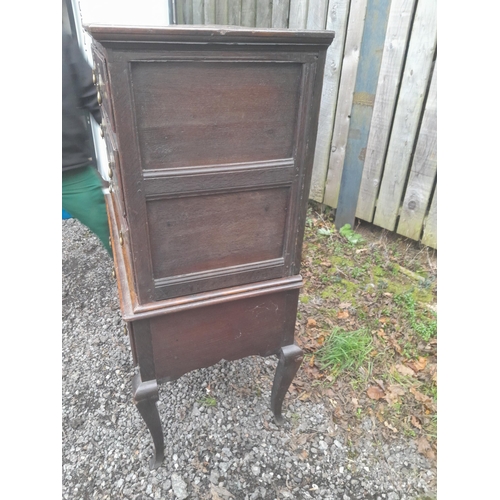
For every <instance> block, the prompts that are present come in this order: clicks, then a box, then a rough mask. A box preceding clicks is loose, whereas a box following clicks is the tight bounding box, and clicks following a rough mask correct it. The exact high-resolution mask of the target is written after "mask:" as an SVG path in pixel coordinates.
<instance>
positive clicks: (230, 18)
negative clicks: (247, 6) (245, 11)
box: [227, 0, 242, 26]
mask: <svg viewBox="0 0 500 500" xmlns="http://www.w3.org/2000/svg"><path fill="white" fill-rule="evenodd" d="M241 1H242V0H231V1H230V2H229V3H228V6H227V12H228V15H227V22H228V24H229V25H231V26H240V25H241Z"/></svg>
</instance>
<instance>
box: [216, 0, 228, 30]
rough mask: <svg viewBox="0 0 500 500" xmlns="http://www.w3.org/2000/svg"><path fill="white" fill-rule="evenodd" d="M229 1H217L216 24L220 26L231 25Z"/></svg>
mask: <svg viewBox="0 0 500 500" xmlns="http://www.w3.org/2000/svg"><path fill="white" fill-rule="evenodd" d="M228 5H229V0H215V22H216V23H217V24H219V25H225V24H229V22H228V21H229V13H228Z"/></svg>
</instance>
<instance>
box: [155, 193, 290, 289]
mask: <svg viewBox="0 0 500 500" xmlns="http://www.w3.org/2000/svg"><path fill="white" fill-rule="evenodd" d="M288 207H289V189H288V188H275V189H263V190H258V191H243V192H229V193H225V194H214V195H205V196H191V197H182V198H173V199H167V200H158V201H151V202H148V203H147V209H148V219H147V220H148V227H149V233H150V235H151V239H150V241H151V253H152V260H153V276H154V277H155V279H159V278H163V277H167V276H177V275H183V274H190V273H196V272H200V271H207V270H210V269H219V268H223V267H230V266H236V265H241V264H245V263H251V262H260V261H265V260H270V259H276V258H278V257H283V243H284V230H285V222H286V214H287V209H288ZM228 213H230V214H231V218H228V216H227V215H228Z"/></svg>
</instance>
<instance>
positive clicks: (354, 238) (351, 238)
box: [339, 224, 365, 245]
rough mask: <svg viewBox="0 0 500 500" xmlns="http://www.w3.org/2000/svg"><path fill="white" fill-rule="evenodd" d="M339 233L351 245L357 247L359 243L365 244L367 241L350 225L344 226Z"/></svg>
mask: <svg viewBox="0 0 500 500" xmlns="http://www.w3.org/2000/svg"><path fill="white" fill-rule="evenodd" d="M339 233H340V234H341V235H342V236H343V237H344V238H345V239H346V240H347V241H348V242H349V243H351V245H357V244H358V243H363V242H364V241H365V240H364V239H363V238H362V237H361V235H360V234H358V233H355V232H354V231H353V230H352V228H351V225H350V224H346V225H345V226H342V227H341V228H340V230H339Z"/></svg>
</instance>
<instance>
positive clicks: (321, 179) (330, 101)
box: [309, 0, 350, 203]
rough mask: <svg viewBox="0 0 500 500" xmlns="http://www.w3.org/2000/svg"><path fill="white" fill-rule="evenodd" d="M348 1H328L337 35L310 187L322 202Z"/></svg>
mask: <svg viewBox="0 0 500 500" xmlns="http://www.w3.org/2000/svg"><path fill="white" fill-rule="evenodd" d="M349 3H350V0H330V2H329V5H328V12H327V19H326V29H327V30H331V31H334V32H335V38H334V39H333V42H332V44H331V45H330V47H329V48H328V51H327V53H326V62H325V76H324V78H323V91H322V95H321V107H320V111H319V122H318V137H317V139H316V149H315V152H314V166H313V172H312V179H311V189H310V191H309V198H310V199H312V200H314V201H317V202H319V203H322V202H323V194H324V191H325V182H326V176H327V171H328V162H329V160H330V150H331V146H332V133H333V119H334V117H335V111H336V109H337V94H338V90H339V80H340V71H341V68H342V65H341V62H342V55H343V52H344V42H345V38H346V33H347V19H348V14H349Z"/></svg>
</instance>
